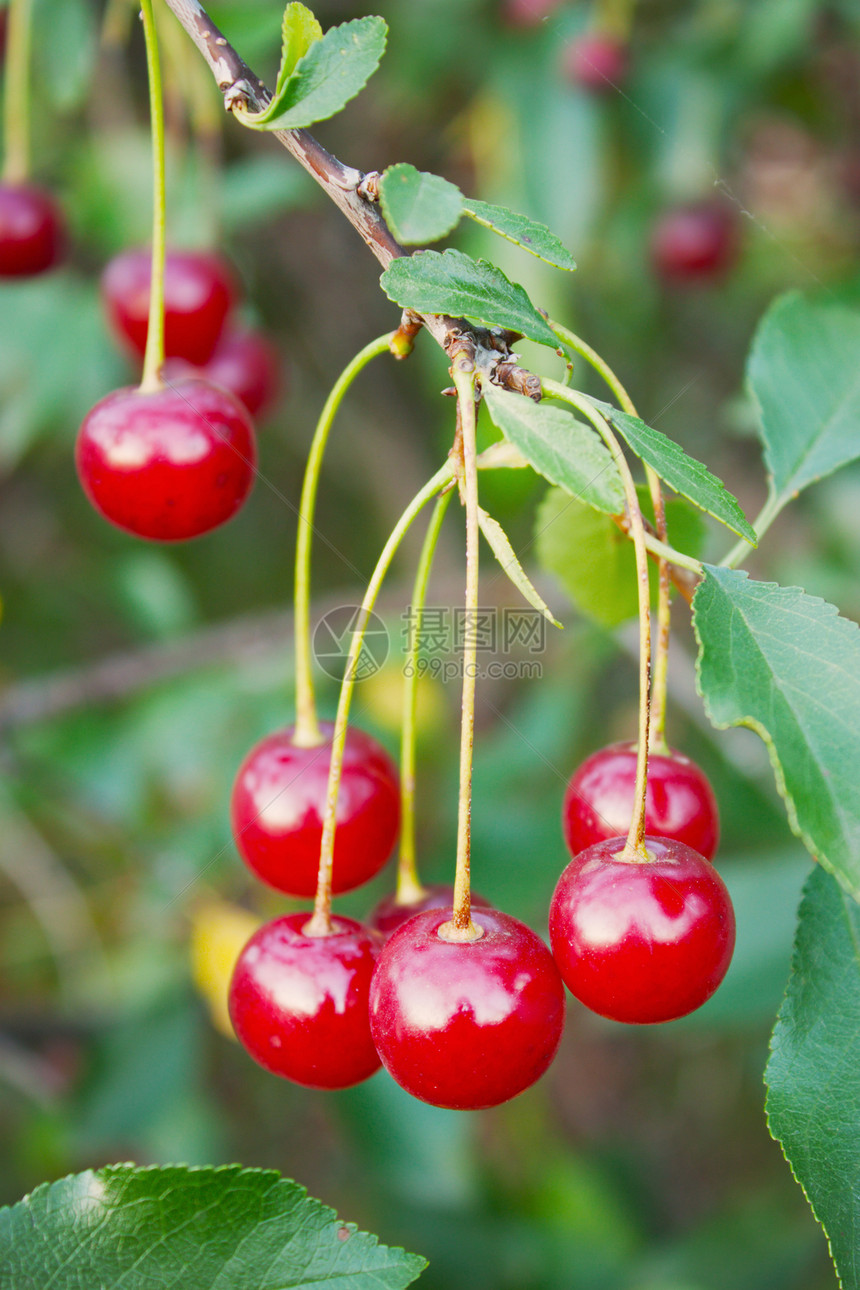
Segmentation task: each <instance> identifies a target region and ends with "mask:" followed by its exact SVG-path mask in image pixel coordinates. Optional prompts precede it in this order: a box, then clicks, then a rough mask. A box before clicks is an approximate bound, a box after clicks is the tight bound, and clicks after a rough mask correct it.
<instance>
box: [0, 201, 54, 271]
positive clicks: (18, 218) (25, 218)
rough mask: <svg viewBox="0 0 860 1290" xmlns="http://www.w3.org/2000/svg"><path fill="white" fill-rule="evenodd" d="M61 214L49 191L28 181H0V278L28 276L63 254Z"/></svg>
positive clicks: (43, 269)
mask: <svg viewBox="0 0 860 1290" xmlns="http://www.w3.org/2000/svg"><path fill="white" fill-rule="evenodd" d="M64 246H65V230H64V222H63V217H62V215H61V214H60V211H59V208H58V206H57V204H56V202H55V201H54V199H53V197H52V196H51V195H50V193H46V192H44V191H43V190H42V189H41V188H34V187H33V186H32V185H31V184H0V277H2V278H28V277H33V276H34V275H35V274H37V273H44V272H45V270H46V269H52V268H53V267H54V265H55V264H57V263H58V262H59V261H60V260H61V259H62V255H63V249H64Z"/></svg>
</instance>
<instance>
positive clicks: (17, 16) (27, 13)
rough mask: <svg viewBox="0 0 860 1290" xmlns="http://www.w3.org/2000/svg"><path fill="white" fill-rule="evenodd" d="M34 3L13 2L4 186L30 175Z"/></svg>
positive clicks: (8, 40)
mask: <svg viewBox="0 0 860 1290" xmlns="http://www.w3.org/2000/svg"><path fill="white" fill-rule="evenodd" d="M32 8H33V0H9V17H8V20H7V21H8V24H9V25H8V28H7V38H6V58H5V64H6V66H5V73H4V74H5V84H4V86H3V183H4V184H23V183H24V182H25V181H26V179H27V178H28V176H29V174H30V44H31V33H32Z"/></svg>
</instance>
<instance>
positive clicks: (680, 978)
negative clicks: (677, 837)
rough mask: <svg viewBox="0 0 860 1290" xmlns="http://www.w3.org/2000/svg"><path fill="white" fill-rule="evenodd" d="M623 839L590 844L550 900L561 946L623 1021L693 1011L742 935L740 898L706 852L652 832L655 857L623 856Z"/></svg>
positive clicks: (584, 983) (561, 960)
mask: <svg viewBox="0 0 860 1290" xmlns="http://www.w3.org/2000/svg"><path fill="white" fill-rule="evenodd" d="M623 847H624V843H623V840H622V839H620V838H613V839H610V840H608V841H604V842H598V843H596V844H595V845H594V846H592V847H589V848H588V849H587V850H586V851H582V852H580V854H579V855H577V856H575V857H574V859H573V860H571V862H570V864H569V865H568V866H567V868H566V869H565V870H564V872H563V873H562V875H561V877H560V878H559V880H558V884H557V886H556V889H555V892H554V893H553V897H552V903H551V905H550V915H549V932H550V942H551V944H552V952H553V956H554V958H555V961H556V963H557V964H558V968H559V971H560V972H561V975H562V977H563V979H564V983H565V985H566V986H567V988H568V989H569V990H570V992H571V994H573V995H574V996H575V997H576V998H577V999H579V1001H580V1002H581V1003H584V1004H585V1006H586V1007H587V1008H590V1009H591V1010H592V1011H593V1012H597V1013H599V1014H600V1016H602V1017H609V1018H611V1019H612V1020H613V1021H625V1022H629V1023H644V1022H658V1021H672V1020H674V1019H675V1018H676V1017H683V1016H686V1014H687V1013H689V1012H693V1011H694V1010H695V1009H696V1008H699V1007H701V1005H702V1004H703V1003H704V1002H705V1001H706V1000H707V999H709V998H710V997H711V995H712V994H713V993H714V991H715V990H716V989H717V987H718V986H719V984H720V982H721V981H722V979H723V977H724V976H725V974H726V972H727V970H728V967H729V963H730V962H731V957H732V951H733V949H734V943H735V918H734V910H733V908H732V902H731V898H730V897H729V893H728V891H727V890H726V886H725V884H724V882H723V880H722V878H721V877H720V875H719V874H718V873H717V871H716V869H715V868H714V867H713V865H712V864H710V863H709V862H708V861H707V860H705V858H704V857H703V856H701V855H699V854H698V852H696V851H694V850H693V849H692V848H691V847H688V846H685V845H684V843H682V842H677V841H674V840H672V839H668V838H653V837H646V838H645V847H646V849H647V852H648V855H649V857H650V858H649V860H647V861H635V860H634V861H631V860H627V859H623V858H622V856H623Z"/></svg>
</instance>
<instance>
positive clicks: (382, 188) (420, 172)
mask: <svg viewBox="0 0 860 1290" xmlns="http://www.w3.org/2000/svg"><path fill="white" fill-rule="evenodd" d="M400 166H408V167H409V169H410V170H414V171H415V173H416V174H417V175H421V176H424V175H427V176H429V177H430V178H432V179H441V180H442V181H443V182H444V183H446V184H450V186H451V187H452V188H454V189H456V191H457V192H458V193H460V197H461V199H463V200H465V199H464V198H463V194H462V193H461V192H460V189H459V188H457V185H456V184H454V183H452V182H451V180H450V179H446V178H445V176H444V175H436V174H434V173H433V171H431V170H419V169H418V167H417V166H413V165H412V163H411V162H409V161H397V162H395V163H394V165H393V166H387V167H386V168H385V170H384V171H383V173H382V178H381V180H380V183H379V204H380V206H381V207H382V214H383V216H384V218H385V222H386V224H387V225H388V227H389V228H390V229H391V232H392V233H393V234H394V236H395V237H396V238H397V240H398V241H399V242H402V243H403V245H404V246H414V245H416V244H415V243H414V242H408V241H407V240H406V239H405V238H404V236H403V234H402V233H401V232H399V230H398V227H397V221H396V220H394V219H392V217H391V214H390V210H389V206H388V202H387V200H386V197H385V176H386V175H388V174H390V173H391V171H392V170H397V169H398V167H400ZM465 213H466V212H465V210H464V209H462V208H461V210H460V213H459V214H458V215H457V218H456V219H455V220H454V222H453V223H452V224H451V225H450V226H449V227H448V228H445V229H443V230H442V231H441V232H440V233H437V234H436V235H435V237H432V238H425V239H424V241H432V242H438V241H439V240H440V238H443V237H447V236H448V234H449V233H453V231H454V229H455V228H456V227H457V225H458V224H459V223H460V220H461V219H462V218H463V215H464V214H465ZM418 245H421V243H419V244H418ZM389 298H390V297H389Z"/></svg>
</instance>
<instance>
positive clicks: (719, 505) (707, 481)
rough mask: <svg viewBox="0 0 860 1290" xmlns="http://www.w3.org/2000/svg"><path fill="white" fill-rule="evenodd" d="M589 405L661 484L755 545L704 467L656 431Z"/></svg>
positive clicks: (732, 502)
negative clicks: (602, 417) (601, 416)
mask: <svg viewBox="0 0 860 1290" xmlns="http://www.w3.org/2000/svg"><path fill="white" fill-rule="evenodd" d="M589 402H590V403H593V404H594V406H595V407H596V408H598V409H599V410H600V411H601V412H602V413H603V415H604V416H605V417H606V420H607V421H608V422H609V424H610V425H611V426H612V428H613V429H614V430H617V431H618V433H619V434H620V435H622V436H623V438H624V439H626V441H627V443H628V445H629V446H630V448H631V449H632V450H633V452H635V454H636V456H637V457H641V458H642V460H643V461H645V462H647V463H648V465H649V466H651V467H653V469H654V470H656V472H657V474H658V475H659V476H660V478H661V479H662V480H663V482H664V483H666V484H668V486H669V487H670V488H672V489H674V490H675V492H676V493H680V494H681V495H682V497H686V498H687V499H688V500H689V501H691V502H692V503H693V505H694V506H698V507H699V508H700V509H701V510H703V511H707V513H708V515H713V517H714V519H716V520H719V521H720V523H721V524H725V525H726V527H727V528H730V529H731V530H732V532H733V533H738V534H740V536H741V537H743V538H746V539H747V540H748V541H750V542H751V543H752V544H753V545H755V542H756V535H755V529H753V528H752V527H751V525H750V524H749V522H748V520H747V519H746V518H745V516H744V513H743V511H742V510H741V508H740V506H739V505H738V502H737V500H736V499H735V498H734V497H733V496H732V494H731V493H730V492H729V491H728V489H727V488H726V487H725V485H724V484H723V482H722V480H721V479H717V477H716V475H712V474H711V472H710V471H709V470H708V468H707V466H703V465H702V463H701V462H700V461H696V460H695V458H694V457H690V456H689V455H688V454H687V453H686V452H684V449H683V448H682V447H681V445H680V444H677V443H675V441H674V440H673V439H669V438H668V437H667V436H666V435H664V434H661V433H660V431H659V430H653V429H652V428H651V426H647V425H646V424H645V422H644V421H642V420H640V418H639V417H632V416H630V414H629V413H627V412H621V411H619V409H618V408H615V407H612V405H611V404H609V403H603V402H601V400H600V399H589Z"/></svg>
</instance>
